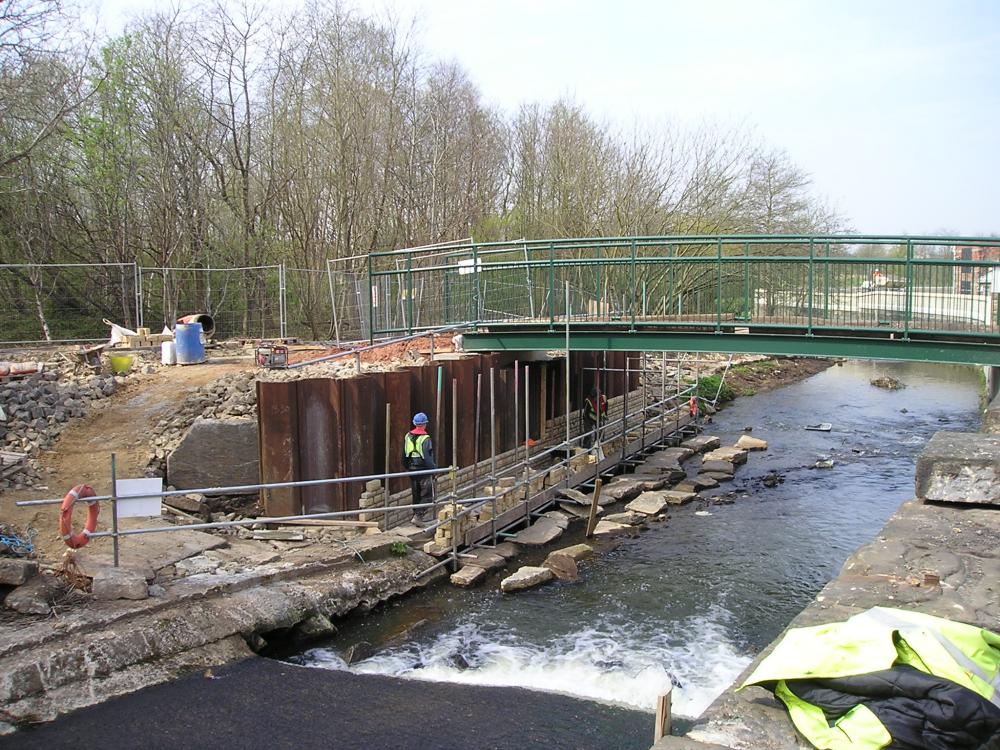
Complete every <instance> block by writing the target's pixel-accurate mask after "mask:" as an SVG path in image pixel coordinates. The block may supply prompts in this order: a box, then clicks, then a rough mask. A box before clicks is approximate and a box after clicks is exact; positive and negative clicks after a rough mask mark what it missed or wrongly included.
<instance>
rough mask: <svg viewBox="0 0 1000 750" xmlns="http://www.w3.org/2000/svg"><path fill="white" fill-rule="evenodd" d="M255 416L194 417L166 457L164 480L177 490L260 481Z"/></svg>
mask: <svg viewBox="0 0 1000 750" xmlns="http://www.w3.org/2000/svg"><path fill="white" fill-rule="evenodd" d="M257 443H258V439H257V420H256V419H197V420H195V421H194V423H193V424H192V425H191V427H190V429H189V430H188V431H187V433H185V435H184V437H183V439H182V440H181V442H180V445H178V446H177V448H175V449H174V451H173V452H172V453H171V454H170V455H169V456H167V481H168V482H169V483H170V484H172V485H173V486H174V487H176V488H177V489H181V490H186V489H200V488H204V487H225V486H231V485H242V484H257V483H258V482H260V455H259V447H258V444H257Z"/></svg>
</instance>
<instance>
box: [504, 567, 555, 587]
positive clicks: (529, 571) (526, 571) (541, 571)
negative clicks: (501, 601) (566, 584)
mask: <svg viewBox="0 0 1000 750" xmlns="http://www.w3.org/2000/svg"><path fill="white" fill-rule="evenodd" d="M554 577H555V574H554V573H553V572H552V571H551V570H549V569H548V568H536V567H533V566H531V565H525V566H524V567H522V568H520V569H519V570H518V571H517V572H516V573H514V574H513V575H511V576H507V578H504V579H503V580H502V581H500V590H501V591H503V592H504V593H505V594H511V593H514V592H515V591H524V590H525V589H531V588H534V587H535V586H541V585H542V584H543V583H548V582H549V581H551V580H552V579H553V578H554Z"/></svg>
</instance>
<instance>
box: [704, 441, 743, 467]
mask: <svg viewBox="0 0 1000 750" xmlns="http://www.w3.org/2000/svg"><path fill="white" fill-rule="evenodd" d="M747 455H748V454H747V451H745V450H743V449H742V448H733V447H730V446H726V447H724V448H716V449H715V450H713V451H709V452H708V453H706V454H705V459H704V460H705V461H729V463H731V464H735V465H736V466H742V465H743V464H745V463H746V462H747Z"/></svg>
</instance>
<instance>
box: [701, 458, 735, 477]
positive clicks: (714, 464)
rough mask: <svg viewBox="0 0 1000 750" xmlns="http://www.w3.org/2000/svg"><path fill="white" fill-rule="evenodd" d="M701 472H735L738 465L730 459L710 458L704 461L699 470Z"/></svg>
mask: <svg viewBox="0 0 1000 750" xmlns="http://www.w3.org/2000/svg"><path fill="white" fill-rule="evenodd" d="M698 471H700V472H701V473H708V472H710V471H716V472H722V473H723V474H733V473H735V472H736V467H735V466H734V465H733V464H731V463H730V462H729V461H722V460H718V459H713V460H711V461H710V460H708V459H706V460H705V461H703V462H702V464H701V468H700V469H699V470H698Z"/></svg>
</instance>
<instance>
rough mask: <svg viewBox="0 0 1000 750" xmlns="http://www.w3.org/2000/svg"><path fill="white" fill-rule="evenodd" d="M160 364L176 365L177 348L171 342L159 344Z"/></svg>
mask: <svg viewBox="0 0 1000 750" xmlns="http://www.w3.org/2000/svg"><path fill="white" fill-rule="evenodd" d="M160 362H162V363H163V364H165V365H176V364H177V347H176V346H175V344H174V342H173V341H164V342H163V343H162V344H160Z"/></svg>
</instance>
